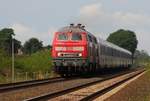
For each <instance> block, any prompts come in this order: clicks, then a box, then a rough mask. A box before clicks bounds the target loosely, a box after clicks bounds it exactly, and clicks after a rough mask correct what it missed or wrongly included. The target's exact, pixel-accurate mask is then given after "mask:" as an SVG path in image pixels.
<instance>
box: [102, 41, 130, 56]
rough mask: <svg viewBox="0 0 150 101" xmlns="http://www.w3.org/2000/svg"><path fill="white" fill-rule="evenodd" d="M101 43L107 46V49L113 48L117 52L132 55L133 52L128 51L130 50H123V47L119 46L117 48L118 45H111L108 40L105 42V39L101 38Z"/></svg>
mask: <svg viewBox="0 0 150 101" xmlns="http://www.w3.org/2000/svg"><path fill="white" fill-rule="evenodd" d="M99 41H100V42H101V44H102V45H105V46H107V47H112V48H113V49H116V50H119V51H122V52H125V53H128V54H130V55H131V52H130V51H128V50H126V49H124V48H121V47H119V46H117V45H115V44H113V43H110V42H108V41H106V40H103V39H101V38H99Z"/></svg>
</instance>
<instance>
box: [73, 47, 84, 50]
mask: <svg viewBox="0 0 150 101" xmlns="http://www.w3.org/2000/svg"><path fill="white" fill-rule="evenodd" d="M73 51H84V47H73Z"/></svg>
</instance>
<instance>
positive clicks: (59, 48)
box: [55, 47, 66, 51]
mask: <svg viewBox="0 0 150 101" xmlns="http://www.w3.org/2000/svg"><path fill="white" fill-rule="evenodd" d="M55 50H56V51H66V47H55Z"/></svg>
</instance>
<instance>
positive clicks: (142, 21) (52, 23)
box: [0, 0, 150, 54]
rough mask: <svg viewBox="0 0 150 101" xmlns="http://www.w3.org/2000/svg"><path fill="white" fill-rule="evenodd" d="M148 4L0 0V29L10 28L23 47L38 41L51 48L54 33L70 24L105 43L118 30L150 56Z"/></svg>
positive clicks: (104, 0)
mask: <svg viewBox="0 0 150 101" xmlns="http://www.w3.org/2000/svg"><path fill="white" fill-rule="evenodd" d="M149 4H150V1H149V0H0V29H2V28H4V27H11V28H13V29H14V31H15V34H16V36H15V38H17V39H18V40H20V41H21V42H22V43H24V42H25V41H26V40H28V39H29V38H31V37H37V38H39V39H40V40H42V41H43V43H44V45H47V44H51V42H52V38H53V32H55V31H57V29H59V28H60V27H63V26H66V25H68V24H70V23H83V24H84V25H86V29H87V30H88V31H90V32H92V33H93V34H95V35H96V36H100V37H102V38H103V39H106V38H107V37H108V35H109V34H110V33H112V32H114V31H116V30H118V29H129V30H132V31H134V32H135V33H136V35H137V38H138V41H139V44H138V49H144V50H146V51H148V52H149V54H150V39H149V38H150V13H149V12H150V7H149Z"/></svg>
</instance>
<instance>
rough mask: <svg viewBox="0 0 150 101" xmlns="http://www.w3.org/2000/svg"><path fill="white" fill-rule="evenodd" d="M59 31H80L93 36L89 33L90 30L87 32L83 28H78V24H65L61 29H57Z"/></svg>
mask: <svg viewBox="0 0 150 101" xmlns="http://www.w3.org/2000/svg"><path fill="white" fill-rule="evenodd" d="M58 31H59V32H64V33H67V32H70V31H72V32H75V33H81V32H86V33H87V34H89V35H91V36H93V37H95V36H94V35H93V34H91V33H90V32H88V31H87V30H85V29H83V28H80V27H78V26H71V27H70V26H66V27H63V28H61V29H59V30H58Z"/></svg>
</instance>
